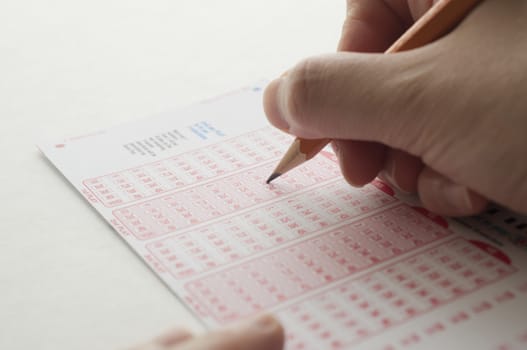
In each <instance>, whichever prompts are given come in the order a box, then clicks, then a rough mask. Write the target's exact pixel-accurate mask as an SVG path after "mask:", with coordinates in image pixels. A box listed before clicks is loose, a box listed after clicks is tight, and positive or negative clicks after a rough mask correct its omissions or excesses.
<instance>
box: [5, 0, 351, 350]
mask: <svg viewBox="0 0 527 350" xmlns="http://www.w3.org/2000/svg"><path fill="white" fill-rule="evenodd" d="M344 12H345V1H344V0H330V1H327V0H325V1H323V0H266V1H251V0H222V1H218V0H217V1H212V0H172V1H168V0H164V1H139V0H90V1H79V0H47V1H42V0H39V1H37V0H0V118H1V124H0V157H1V158H0V159H1V163H0V164H1V171H0V200H1V201H2V202H1V204H0V206H1V207H0V293H1V294H0V349H10V350H11V349H58V350H60V349H68V350H70V349H90V350H93V349H119V348H123V347H125V346H127V345H130V344H133V343H135V342H138V341H141V340H143V339H146V338H149V337H151V336H153V335H155V334H157V333H159V332H161V331H163V330H165V329H167V328H170V327H172V326H175V325H187V326H188V327H190V328H192V329H194V330H198V331H199V330H200V326H199V323H198V322H196V320H195V319H194V318H193V317H192V315H190V314H189V313H188V311H186V309H185V308H184V307H183V306H182V305H180V303H179V302H178V300H177V298H176V297H175V296H174V295H172V294H171V293H170V292H169V290H168V289H167V288H166V287H165V286H164V285H163V284H162V283H161V282H160V281H159V280H158V279H157V278H156V277H155V276H154V274H153V273H151V272H150V270H148V268H147V267H146V266H145V265H143V263H142V262H141V261H140V260H139V259H138V258H137V257H136V256H135V255H134V254H133V253H132V252H131V251H130V250H129V248H128V247H127V246H126V245H125V244H124V242H122V241H121V240H120V239H119V237H118V236H117V235H116V234H115V233H114V232H113V231H112V229H110V228H109V227H108V226H107V225H106V224H105V223H104V221H103V220H102V219H101V218H99V216H98V215H97V214H96V213H95V211H94V210H92V209H91V208H90V207H89V206H88V205H87V204H86V203H85V202H84V201H83V200H82V198H81V197H80V195H78V194H77V193H76V191H75V190H74V189H73V188H72V187H70V186H69V185H68V184H67V182H66V181H65V180H64V179H63V178H62V177H61V176H60V175H59V174H58V172H56V171H55V169H54V168H52V167H51V166H50V165H49V164H48V163H47V162H46V161H45V159H44V158H43V157H42V156H41V155H40V154H39V152H38V151H37V150H36V147H35V146H34V145H35V143H36V142H37V141H38V140H39V139H41V138H46V137H51V136H57V137H62V136H72V135H76V134H80V133H84V132H86V131H92V130H97V129H100V128H105V127H108V126H111V125H116V124H120V123H123V122H127V121H130V120H134V119H137V118H140V117H144V116H148V115H151V114H155V113H158V112H162V111H168V110H173V109H176V108H177V107H178V106H183V105H187V104H190V103H192V102H194V101H199V100H201V99H204V98H207V97H211V96H214V95H217V94H220V93H223V92H225V91H229V90H232V89H235V88H237V87H240V86H242V85H245V84H248V83H251V82H254V81H256V80H259V79H261V78H272V77H274V76H276V75H278V74H280V73H281V72H282V71H284V70H286V69H287V68H288V67H289V66H291V65H293V64H294V63H295V62H297V61H298V60H300V59H301V58H302V57H304V56H308V55H313V54H318V53H323V52H329V51H333V50H334V49H335V47H336V44H337V40H338V36H339V33H340V27H341V22H342V20H343V17H344ZM79 161H82V160H81V159H80V160H79Z"/></svg>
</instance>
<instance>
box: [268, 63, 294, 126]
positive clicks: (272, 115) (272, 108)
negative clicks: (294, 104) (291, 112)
mask: <svg viewBox="0 0 527 350" xmlns="http://www.w3.org/2000/svg"><path fill="white" fill-rule="evenodd" d="M286 75H287V72H285V73H284V74H282V76H281V77H280V78H278V79H275V80H273V81H272V82H271V83H270V84H269V85H267V88H266V89H265V92H264V111H265V114H266V115H267V119H269V121H270V122H271V124H273V125H274V126H275V127H277V128H278V129H280V130H283V131H285V132H288V131H289V124H288V123H287V121H286V120H285V119H284V116H283V115H282V110H281V108H280V87H281V86H282V84H283V81H284V77H285V76H286Z"/></svg>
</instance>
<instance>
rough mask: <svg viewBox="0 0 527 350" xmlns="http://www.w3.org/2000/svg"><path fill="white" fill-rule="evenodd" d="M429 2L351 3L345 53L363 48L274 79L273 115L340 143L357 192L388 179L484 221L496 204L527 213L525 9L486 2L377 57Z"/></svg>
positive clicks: (439, 206)
mask: <svg viewBox="0 0 527 350" xmlns="http://www.w3.org/2000/svg"><path fill="white" fill-rule="evenodd" d="M431 2H432V1H430V0H406V1H405V0H348V2H347V4H348V11H347V17H346V21H345V24H344V27H343V32H342V37H341V40H340V43H339V49H340V50H341V51H355V52H354V53H351V52H340V53H336V54H330V55H324V56H320V57H313V58H308V59H306V60H304V61H303V62H301V63H300V64H298V65H297V66H295V67H294V68H293V69H291V70H290V71H288V72H287V73H286V74H284V76H282V77H281V78H279V79H277V80H275V81H273V82H272V83H271V84H270V85H269V86H268V88H267V90H266V92H265V96H264V107H265V111H266V113H267V116H268V118H269V120H270V121H271V123H272V124H274V125H275V126H277V127H278V128H280V129H282V130H285V131H287V132H289V133H291V134H294V135H296V136H300V137H304V138H330V139H333V140H335V141H333V146H334V149H335V150H336V154H337V156H338V158H339V162H340V166H341V169H342V172H343V175H344V177H345V178H346V179H347V181H348V182H350V183H351V184H352V185H356V186H361V185H364V184H366V183H368V182H370V181H371V180H372V179H373V178H375V176H377V175H378V174H381V175H382V176H383V177H384V178H385V179H387V180H388V182H390V183H391V184H392V185H394V186H395V187H397V188H399V189H400V190H402V191H404V192H417V193H419V196H420V198H421V200H422V202H423V204H424V205H425V206H426V207H427V208H428V209H430V210H432V211H434V212H436V213H438V214H443V215H451V216H461V215H470V214H475V213H477V212H479V211H481V210H483V208H484V207H485V205H486V203H487V199H490V200H493V201H496V202H498V203H501V204H503V205H505V206H508V207H510V208H511V209H513V210H517V211H520V212H524V213H527V98H526V97H525V96H524V95H525V92H526V91H527V21H525V18H526V16H527V3H526V2H525V1H523V0H486V1H483V3H482V4H481V5H479V6H478V7H477V8H476V9H475V10H474V11H473V12H472V13H471V14H470V15H469V16H468V17H467V18H466V19H465V20H464V21H463V22H462V23H461V25H460V26H458V27H457V28H456V29H455V30H454V31H453V32H452V33H450V34H449V35H447V36H445V37H444V38H442V39H440V40H438V41H436V42H434V43H432V44H430V45H427V46H424V47H422V48H418V49H415V50H411V51H406V52H402V53H397V54H389V55H383V54H375V53H371V52H382V51H384V50H385V49H387V48H388V47H389V46H390V44H391V43H392V42H394V41H395V40H396V39H397V38H398V37H399V36H400V35H401V34H402V33H403V32H404V31H405V30H406V28H407V27H409V26H410V25H411V24H412V22H413V21H415V20H416V19H417V18H419V17H420V16H421V15H422V14H423V13H425V12H426V11H427V10H428V8H429V7H430V6H431ZM435 2H437V1H435ZM357 51H360V52H369V53H357Z"/></svg>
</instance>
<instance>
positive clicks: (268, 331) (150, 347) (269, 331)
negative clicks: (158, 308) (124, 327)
mask: <svg viewBox="0 0 527 350" xmlns="http://www.w3.org/2000/svg"><path fill="white" fill-rule="evenodd" d="M283 344H284V332H283V329H282V327H281V326H280V324H279V323H278V321H277V320H275V319H274V318H273V317H271V316H262V317H259V318H257V319H255V320H253V321H252V322H249V323H244V324H241V325H239V326H235V327H230V328H226V329H224V330H221V331H215V332H210V333H207V334H204V335H200V336H193V335H192V333H190V332H188V331H186V330H181V329H175V330H173V331H171V332H168V333H166V334H164V335H162V336H160V337H157V338H155V339H153V340H151V341H150V342H148V343H146V344H143V345H140V346H137V347H134V348H132V349H130V350H281V349H282V348H283Z"/></svg>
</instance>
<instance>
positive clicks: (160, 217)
mask: <svg viewBox="0 0 527 350" xmlns="http://www.w3.org/2000/svg"><path fill="white" fill-rule="evenodd" d="M275 165H276V164H275V163H274V162H272V163H268V164H265V165H262V166H259V167H255V168H253V169H251V170H248V171H244V172H241V173H236V174H234V175H231V176H228V177H225V178H223V179H222V180H221V181H216V182H210V183H206V184H203V185H199V186H196V187H193V188H190V189H186V190H182V191H179V192H175V193H172V194H170V195H166V196H163V197H161V198H156V199H152V200H150V201H147V202H144V203H139V204H136V205H133V206H129V207H126V208H123V209H118V210H115V211H114V212H113V214H114V216H115V217H116V218H117V219H118V220H119V221H120V222H121V223H122V224H123V225H124V226H125V227H126V228H127V229H128V230H129V231H130V232H131V233H132V234H133V235H134V236H136V237H137V238H138V239H149V238H154V237H158V236H161V235H165V234H167V233H171V232H174V231H177V230H182V229H186V228H190V227H191V226H194V225H197V224H201V223H204V222H207V221H209V220H212V219H217V218H220V217H222V216H224V215H228V214H231V213H234V212H237V211H239V210H243V209H247V208H250V207H252V206H255V205H258V204H263V203H265V202H268V201H270V200H273V199H276V198H279V197H281V196H284V195H287V194H292V193H294V192H296V191H299V190H303V189H305V188H307V187H309V186H312V185H315V184H319V183H321V182H324V181H327V180H330V179H332V178H335V177H337V176H339V175H340V170H339V169H338V167H337V166H336V165H335V163H334V162H333V160H330V159H328V158H326V157H324V156H318V157H316V158H314V159H313V160H311V161H310V162H309V163H308V164H306V165H305V166H303V167H300V168H298V169H295V170H294V174H291V176H283V177H282V178H281V179H280V184H276V185H271V186H265V184H264V182H265V179H266V178H267V176H269V174H270V173H271V172H272V171H273V168H274V166H275Z"/></svg>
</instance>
